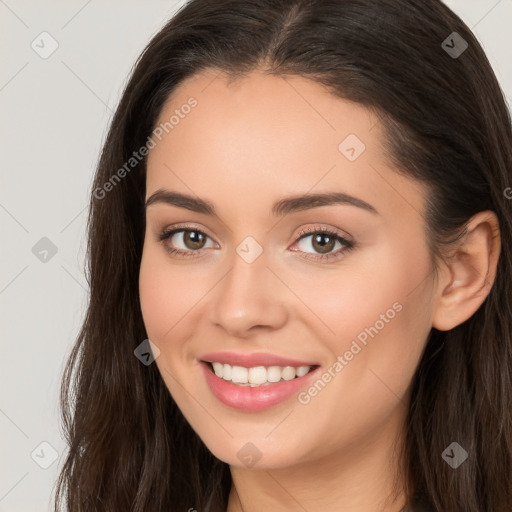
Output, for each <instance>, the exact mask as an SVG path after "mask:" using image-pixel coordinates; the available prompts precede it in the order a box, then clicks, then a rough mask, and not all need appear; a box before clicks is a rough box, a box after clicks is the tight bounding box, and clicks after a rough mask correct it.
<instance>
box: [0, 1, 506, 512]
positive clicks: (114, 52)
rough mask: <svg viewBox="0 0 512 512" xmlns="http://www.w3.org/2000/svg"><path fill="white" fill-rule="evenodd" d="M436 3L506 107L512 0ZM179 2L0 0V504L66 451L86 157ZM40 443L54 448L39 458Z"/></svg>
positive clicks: (80, 292) (79, 303)
mask: <svg viewBox="0 0 512 512" xmlns="http://www.w3.org/2000/svg"><path fill="white" fill-rule="evenodd" d="M446 3H447V4H448V5H449V6H450V7H451V8H452V9H453V10H454V11H455V12H456V13H457V14H459V15H460V16H461V17H462V18H463V19H464V21H465V22H466V23H467V24H468V25H469V26H470V27H471V28H472V29H473V31H474V32H475V34H476V36H477V37H478V38H479V40H480V41H481V43H482V44H483V46H484V48H485V50H486V52H487V55H488V57H489V60H490V61H491V64H492V65H493V67H494V70H495V72H496V74H497V76H498V79H499V80H500V83H501V84H502V87H503V89H504V91H505V93H506V94H507V97H508V103H509V105H512V102H511V98H512V58H511V57H512V52H511V48H512V33H511V32H512V31H511V27H512V0H501V1H497V0H449V1H448V0H447V1H446ZM182 4H183V1H180V2H176V1H161V0H152V1H151V2H143V1H142V0H139V1H133V0H131V1H126V0H123V1H122V2H121V1H120V0H117V1H106V0H102V1H100V0H89V1H86V0H83V1H79V2H78V1H61V2H57V1H47V2H41V1H35V0H34V1H27V0H5V1H4V0H0V37H1V41H0V52H1V53H0V56H1V63H2V65H1V68H0V107H1V110H0V112H1V116H0V140H1V156H2V159H1V171H0V176H1V180H2V181H1V188H0V223H1V227H2V242H1V244H0V258H1V271H0V307H1V308H2V323H1V324H0V325H1V336H2V338H1V339H2V349H1V356H0V375H1V388H0V389H1V390H2V393H1V396H0V432H1V437H0V439H1V441H2V442H1V445H0V461H1V467H0V512H22V511H23V512H28V511H31V512H39V511H46V510H50V507H51V504H52V496H51V494H52V492H53V486H54V484H55V481H56V478H57V474H58V471H59V469H60V467H61V464H62V463H63V460H64V459H63V454H64V452H65V450H66V444H65V442H64V440H63V437H62V434H61V430H60V417H59V412H58V391H59V384H60V377H61V374H62V370H63V368H64V363H65V360H66V358H67V356H68V355H69V352H70V350H71V347H72V345H73V343H74V341H75V337H76V335H77V333H78V330H79V327H80V324H81V321H82V319H83V317H84V312H85V308H86V304H87V300H88V291H87V283H86V281H85V278H84V275H83V268H84V254H85V247H86V244H85V242H86V241H85V223H86V219H87V204H88V200H89V197H88V195H89V191H90V187H91V182H92V176H93V172H94V168H95V165H96V162H97V158H98V155H99V151H100V148H101V144H102V142H103V139H104V136H105V134H106V130H107V127H108V123H109V121H110V119H111V117H112V113H113V111H114V110H115V107H116V104H117V101H118V100H119V96H120V93H121V91H122V88H123V86H124V84H125V83H126V80H127V77H128V75H129V72H130V70H131V68H132V66H133V64H134V62H135V60H136V58H137V57H138V55H139V54H140V52H141V51H142V50H143V48H144V46H145V45H146V44H147V42H148V41H149V39H150V38H151V36H152V35H153V34H155V33H156V32H157V31H158V29H159V28H160V27H161V26H162V25H163V24H164V22H165V21H166V20H167V19H168V18H169V17H170V16H171V15H172V14H173V12H175V10H176V9H177V8H178V7H179V6H181V5H182ZM43 31H47V32H48V33H50V34H51V36H52V37H53V38H54V39H55V40H56V41H57V43H58V48H57V50H56V51H55V52H54V53H53V54H52V55H51V56H50V57H48V58H46V59H43V58H41V57H40V56H39V54H38V53H36V51H34V50H33V49H32V47H31V44H32V41H34V40H36V43H38V41H40V39H38V36H39V35H40V34H41V32H43ZM447 36H448V34H447ZM440 43H441V41H440ZM38 44H39V45H40V46H42V45H43V44H44V46H45V49H48V48H49V40H46V42H45V43H41V42H39V43H38ZM39 51H43V48H41V49H40V50H39ZM511 186H512V183H511ZM43 237H47V238H49V239H50V240H51V241H52V242H53V244H55V246H56V247H57V253H56V254H55V255H54V256H53V257H51V258H49V257H48V261H47V262H42V261H40V260H39V259H38V258H37V257H36V256H35V255H34V254H33V252H32V248H33V247H34V245H35V244H36V243H37V242H38V241H39V240H40V239H41V238H43ZM42 442H46V443H49V444H50V445H51V446H52V447H53V449H54V450H55V451H56V454H57V457H58V458H57V459H56V460H55V461H54V462H53V463H52V464H51V465H50V466H49V467H48V468H47V469H43V468H42V467H40V464H43V465H44V464H45V463H46V464H48V463H49V462H51V454H52V448H49V447H48V446H47V445H42V446H41V443H42ZM34 450H35V452H34ZM31 454H33V458H32V455H31ZM34 459H35V460H36V461H37V462H38V463H36V462H35V460H34Z"/></svg>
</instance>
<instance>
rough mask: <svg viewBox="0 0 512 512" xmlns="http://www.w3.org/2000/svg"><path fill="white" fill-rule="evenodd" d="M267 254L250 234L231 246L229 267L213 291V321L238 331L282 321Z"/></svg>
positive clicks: (276, 283)
mask: <svg viewBox="0 0 512 512" xmlns="http://www.w3.org/2000/svg"><path fill="white" fill-rule="evenodd" d="M269 255H270V253H269V252H268V250H267V249H265V248H264V246H263V243H260V242H259V241H258V240H256V238H255V237H253V236H246V237H245V238H244V239H243V240H242V241H241V242H240V243H239V244H238V245H236V246H234V248H233V253H232V254H231V256H230V257H229V258H228V259H229V266H230V269H229V271H228V272H227V274H226V275H225V276H224V278H223V279H222V282H221V283H219V287H218V290H217V292H216V293H215V294H214V300H215V304H214V307H213V318H212V320H213V322H214V323H216V324H218V325H221V326H222V327H223V328H224V329H225V330H226V331H229V332H231V333H232V334H235V333H237V335H242V334H243V332H244V331H246V330H248V329H250V328H251V327H252V326H255V325H258V326H263V325H265V326H271V327H277V326H279V324H281V323H282V322H283V321H284V319H285V316H286V315H285V309H284V305H283V303H282V301H279V300H277V297H278V293H279V292H278V289H277V288H278V282H277V281H278V280H277V279H276V278H275V276H274V275H273V274H272V272H271V271H270V270H269V269H268V268H267V265H269V266H270V265H271V262H270V258H269Z"/></svg>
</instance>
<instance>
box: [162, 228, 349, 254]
mask: <svg viewBox="0 0 512 512" xmlns="http://www.w3.org/2000/svg"><path fill="white" fill-rule="evenodd" d="M185 231H189V232H196V233H200V234H201V235H204V236H206V237H208V238H210V237H209V236H208V235H207V234H206V233H204V232H203V231H201V230H200V229H196V228H195V227H193V226H174V227H173V228H172V229H165V230H164V231H162V233H160V235H158V240H159V241H160V242H162V243H163V245H164V247H165V250H166V251H167V252H168V253H169V254H171V255H177V256H183V257H186V258H195V257H198V256H200V255H201V253H202V251H203V250H205V249H204V248H203V249H198V250H195V251H194V250H188V251H184V250H183V249H175V248H171V247H169V246H168V245H167V244H166V243H164V242H165V241H166V240H168V239H169V238H171V237H172V236H173V235H175V234H176V233H180V232H185ZM315 233H318V234H322V235H327V236H329V237H331V238H334V239H335V240H337V241H339V242H340V243H341V244H342V245H344V246H345V247H344V248H342V249H338V250H337V251H335V252H331V253H327V254H317V255H312V254H311V253H306V254H308V255H309V256H302V257H303V258H305V259H312V260H320V261H326V260H330V259H333V258H335V259H338V258H340V257H342V256H343V255H344V253H346V252H349V251H351V250H352V249H354V248H355V247H356V244H355V242H351V241H349V240H347V239H346V238H344V237H342V236H341V235H339V234H338V233H337V232H336V231H333V230H331V229H328V228H320V227H314V228H307V229H304V230H302V231H301V232H300V233H299V235H298V239H297V242H298V241H300V240H302V239H303V238H307V237H308V236H309V235H311V234H315ZM296 252H300V251H296Z"/></svg>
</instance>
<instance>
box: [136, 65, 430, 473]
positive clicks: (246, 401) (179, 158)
mask: <svg viewBox="0 0 512 512" xmlns="http://www.w3.org/2000/svg"><path fill="white" fill-rule="evenodd" d="M191 98H192V99H191ZM172 116H174V117H172ZM166 122H167V125H166V126H165V127H163V128H162V127H160V129H157V132H154V133H155V134H156V136H153V142H154V144H152V146H154V147H152V149H150V152H149V155H148V162H147V163H148V165H147V187H146V200H148V199H150V198H153V199H152V200H151V201H150V203H151V204H148V205H147V208H146V234H145V241H144V250H143V257H142V263H141V268H140V298H141V305H142V313H143V317H144V323H145V326H146V329H147V334H148V337H149V339H150V340H151V341H152V342H153V343H154V344H155V345H156V346H157V347H158V349H159V350H160V355H159V356H158V357H157V359H156V364H157V365H158V368H159V370H160V372H161V375H162V378H163V380H164V381H165V384H166V386H167V387H168V389H169V392H170V393H171V395H172V397H173V398H174V400H175V401H176V403H177V404H178V406H179V408H180V409H181V411H182V412H183V414H184V416H185V417H186V418H187V420H188V422H189V423H190V425H191V426H192V428H193V429H194V430H195V431H196V432H197V434H198V435H199V436H200V437H201V439H202V440H203V441H204V443H205V444H206V446H207V447H208V448H209V449H210V450H211V452H212V453H213V454H214V455H215V456H216V457H218V458H219V459H221V460H223V461H225V462H227V463H229V464H230V465H232V466H239V467H252V465H254V464H257V466H256V467H258V468H279V467H288V466H291V465H294V464H300V463H303V462H308V463H311V462H312V461H315V460H320V459H322V458H324V459H325V458H328V457H331V456H336V457H338V456H339V454H340V453H341V454H343V455H344V457H345V459H344V460H350V459H349V458H348V459H347V457H350V456H351V455H353V456H354V457H359V456H360V455H361V453H363V450H366V449H368V447H370V446H371V447H372V449H373V448H374V447H376V446H384V445H386V446H389V444H390V443H391V442H392V440H393V439H394V438H395V437H396V435H397V432H398V431H399V429H400V426H401V425H402V423H403V421H404V418H405V415H406V412H407V404H408V398H409V391H410V387H409V386H410V383H411V379H412V377H413V374H414V372H415V369H416V367H417V364H418V362H419V359H420V357H421V353H422V350H423V348H424V345H425V342H426V339H427V336H428V334H429V331H430V329H431V327H432V311H433V304H434V299H435V297H434V295H435V289H434V285H433V282H434V281H433V275H432V268H431V265H430V259H429V254H428V249H427V243H426V236H425V225H424V211H425V192H424V190H423V188H422V187H420V185H419V184H418V183H416V182H415V181H412V180H409V179H407V178H405V177H403V176H400V175H399V174H397V173H396V172H395V171H394V170H393V168H391V167H389V166H388V165H387V164H386V162H385V159H384V153H383V149H382V147H381V142H382V132H381V124H380V122H379V119H378V117H376V116H375V115H373V114H371V113H370V112H369V111H368V110H366V109H365V108H363V107H361V106H360V105H357V104H353V103H350V102H348V101H345V100H341V99H339V98H336V97H334V96H332V95H330V94H329V93H328V92H327V91H326V90H325V89H324V88H323V87H322V86H321V85H319V84H317V83H315V82H312V81H309V80H307V79H305V78H301V77H287V78H286V79H284V78H282V77H275V76H274V77H273V76H267V75H264V74H262V73H260V72H256V71H255V72H252V73H251V74H249V75H247V76H246V77H245V78H243V79H240V80H238V81H235V82H233V83H228V82H227V80H226V79H225V78H224V77H223V75H218V76H217V72H216V71H215V72H214V71H212V70H209V71H207V72H203V73H201V74H198V75H195V76H194V77H192V78H190V79H188V80H187V81H185V82H183V83H182V84H181V86H180V87H179V88H178V89H177V90H176V91H175V92H174V94H173V95H172V97H171V98H170V100H169V102H168V103H167V104H166V106H165V108H164V109H163V111H162V113H161V116H160V119H159V121H158V124H159V125H160V123H162V125H163V124H164V123H166ZM160 139H161V140H160ZM157 191H160V192H165V193H166V194H167V196H166V195H165V194H160V195H156V196H155V195H154V194H156V193H157ZM173 194H174V195H173ZM317 195H319V197H318V198H316V199H314V198H315V197H316V196H317ZM181 196H184V197H185V196H186V198H181ZM205 203H207V206H205ZM171 230H175V233H174V234H171V235H169V236H168V237H167V238H166V239H164V240H160V239H159V237H160V236H161V234H162V233H164V232H169V231H171ZM326 232H327V233H326ZM338 237H341V238H338ZM344 240H346V242H345V241H344ZM347 243H348V244H349V245H347ZM350 245H351V246H352V247H351V248H350ZM173 249H175V250H177V251H180V252H179V253H174V254H172V253H170V252H169V251H170V250H173ZM209 362H212V363H213V362H214V363H215V365H212V366H215V369H216V370H217V372H218V373H219V375H220V376H219V377H218V376H216V375H215V374H214V373H213V371H212V369H211V366H210V364H209ZM270 367H272V368H271V369H269V368H270ZM285 367H291V368H286V369H284V368H285ZM308 367H309V368H308ZM308 370H309V373H306V374H305V375H303V374H304V373H305V372H307V371H308ZM297 374H298V376H297ZM231 379H233V380H235V381H238V382H235V383H234V382H232V380H231ZM269 380H270V381H276V380H279V382H271V383H268V381H269ZM244 381H245V382H247V381H249V382H248V384H251V383H252V384H254V386H251V385H243V384H244ZM262 382H265V384H262ZM337 460H339V458H338V459H337ZM354 460H356V459H354Z"/></svg>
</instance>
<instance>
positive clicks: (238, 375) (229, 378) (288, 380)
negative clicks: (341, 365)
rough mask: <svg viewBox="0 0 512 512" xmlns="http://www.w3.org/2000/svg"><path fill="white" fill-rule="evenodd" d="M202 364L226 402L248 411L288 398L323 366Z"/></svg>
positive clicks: (214, 389)
mask: <svg viewBox="0 0 512 512" xmlns="http://www.w3.org/2000/svg"><path fill="white" fill-rule="evenodd" d="M273 362H276V361H275V359H273ZM199 363H200V366H201V369H202V371H203V375H204V377H205V379H206V383H207V385H208V387H209V389H210V391H211V392H212V394H213V395H214V396H215V397H216V398H217V399H218V400H219V401H220V402H221V403H223V404H224V405H227V406H228V407H231V408H234V409H239V410H243V411H248V412H257V411H262V410H264V409H268V408H270V407H273V406H275V405H277V404H279V403H282V402H284V401H286V400H287V399H288V398H290V397H291V396H293V395H295V394H297V393H299V392H300V391H301V390H303V389H304V388H305V387H307V386H308V385H310V382H312V380H313V379H314V378H315V376H316V375H317V374H318V373H319V372H318V370H319V369H320V366H319V365H314V364H311V365H300V366H291V365H286V366H278V365H275V364H272V365H269V366H264V365H258V366H250V367H247V366H239V365H231V364H229V363H224V362H220V361H204V360H201V361H200V362H199Z"/></svg>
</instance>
